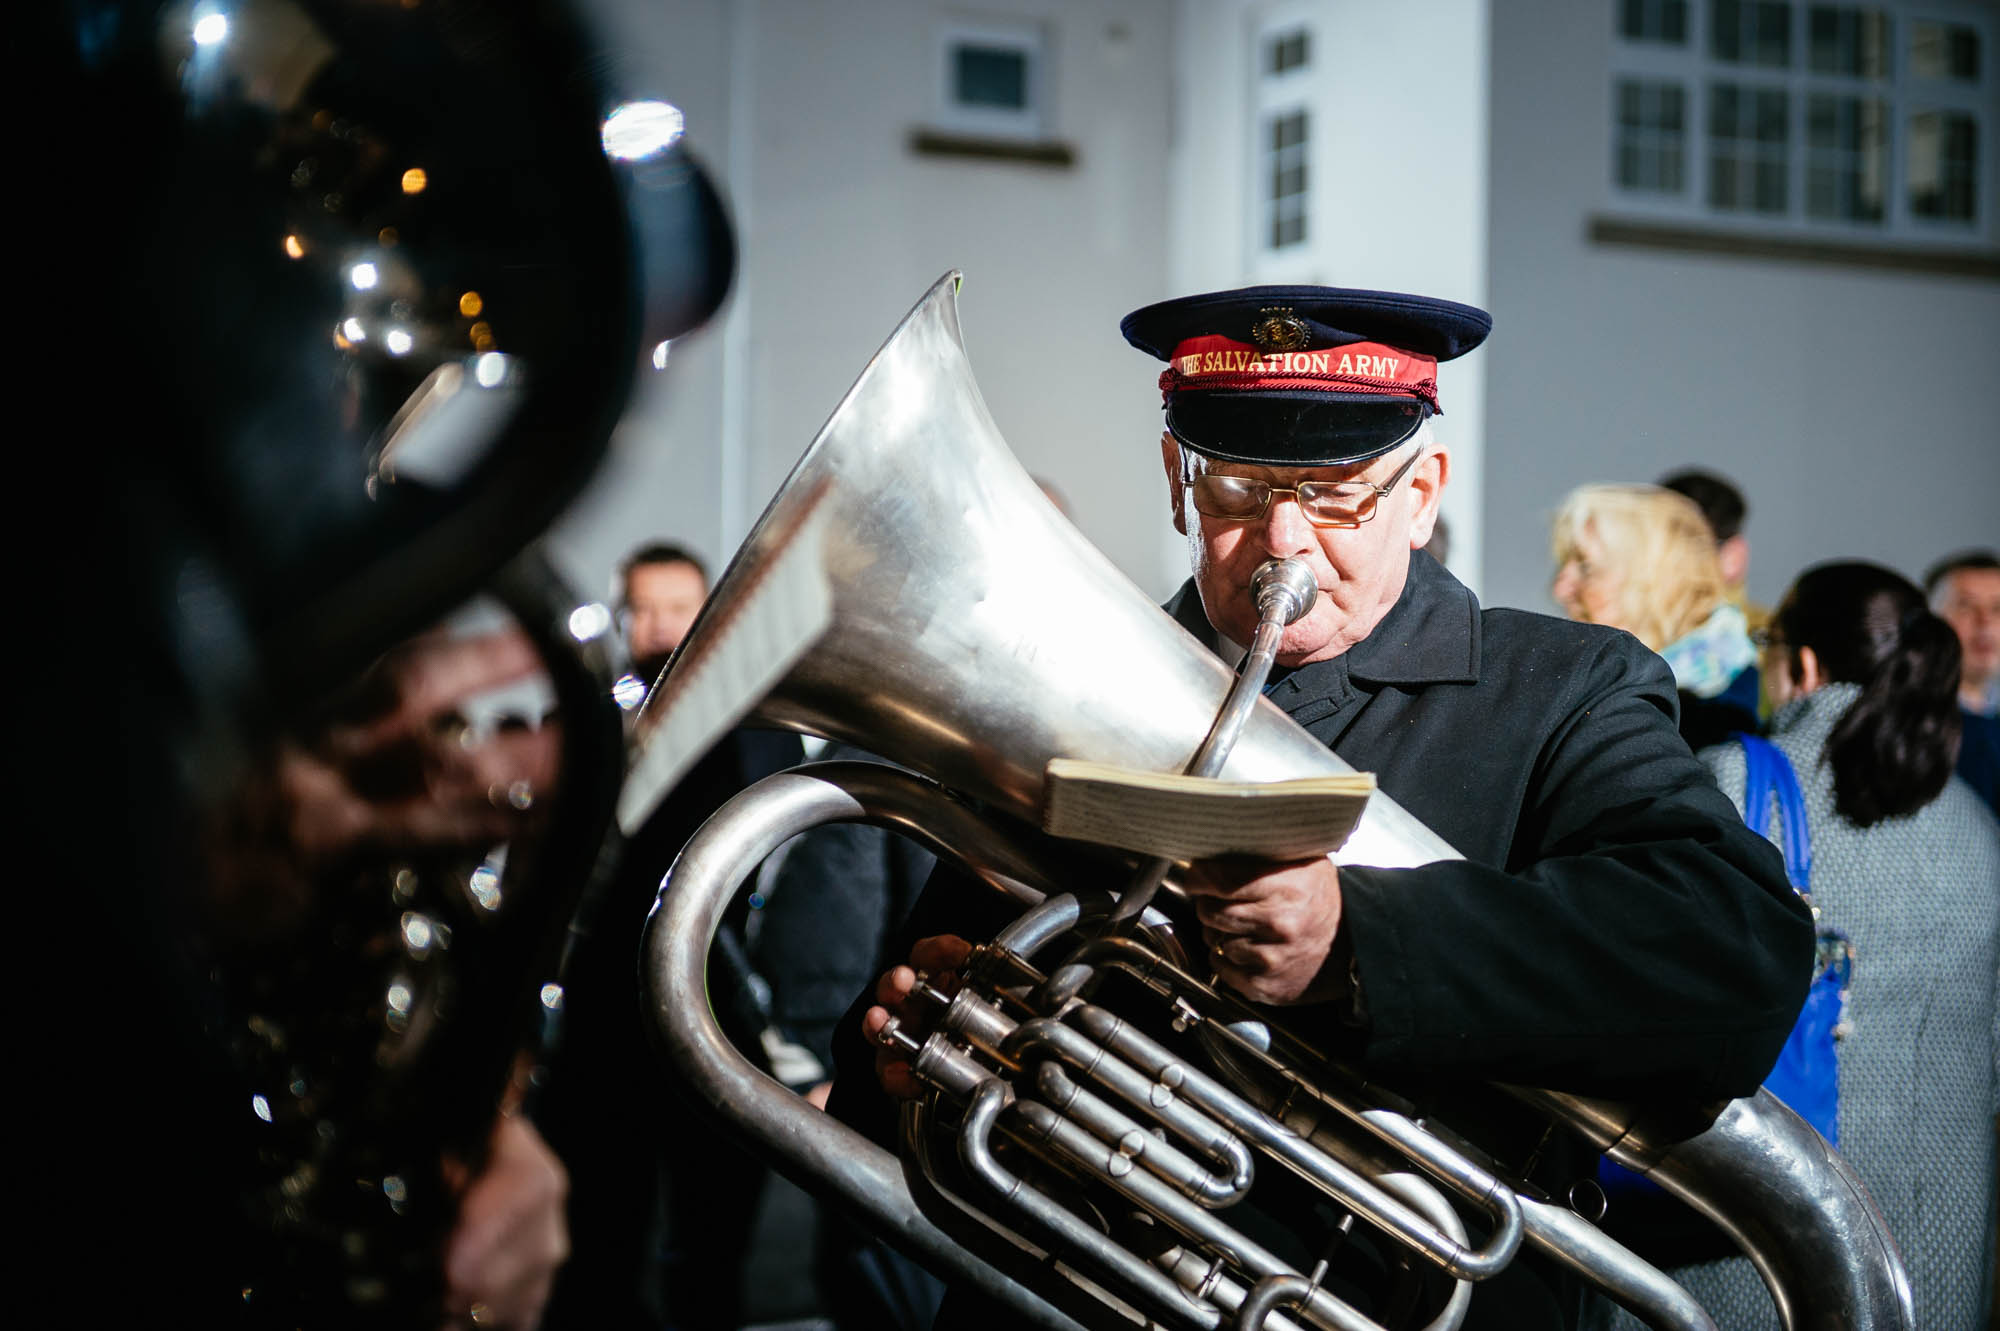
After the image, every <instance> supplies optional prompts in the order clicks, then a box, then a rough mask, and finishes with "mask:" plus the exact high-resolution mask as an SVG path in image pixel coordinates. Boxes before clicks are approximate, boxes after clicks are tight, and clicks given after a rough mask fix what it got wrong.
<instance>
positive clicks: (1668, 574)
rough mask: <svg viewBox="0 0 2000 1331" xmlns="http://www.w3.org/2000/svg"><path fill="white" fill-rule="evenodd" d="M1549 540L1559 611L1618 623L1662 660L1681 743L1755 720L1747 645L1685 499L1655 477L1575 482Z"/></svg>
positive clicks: (1717, 736)
mask: <svg viewBox="0 0 2000 1331" xmlns="http://www.w3.org/2000/svg"><path fill="white" fill-rule="evenodd" d="M1551 544H1552V549H1553V552H1554V555H1555V561H1556V576H1555V582H1554V584H1553V585H1552V586H1551V588H1550V591H1551V593H1552V594H1553V595H1554V597H1555V599H1556V602H1557V603H1558V604H1559V605H1561V606H1562V608H1563V611H1564V613H1565V614H1567V615H1568V616H1569V617H1570V618H1571V619H1576V620H1581V621H1583V622H1585V623H1593V624H1609V625H1611V626H1612V627H1614V628H1621V629H1624V630H1625V631H1626V632H1628V633H1630V634H1632V636H1633V637H1635V638H1637V639H1639V641H1641V642H1643V643H1645V644H1646V646H1648V647H1650V648H1652V649H1653V650H1654V651H1656V652H1658V653H1659V654H1660V655H1661V656H1662V657H1664V658H1665V659H1666V662H1667V665H1668V667H1669V668H1670V669H1672V670H1673V672H1674V682H1675V684H1676V685H1678V686H1679V690H1680V696H1681V735H1682V737H1683V738H1685V739H1686V740H1687V742H1688V744H1689V746H1690V747H1691V748H1696V749H1699V748H1702V747H1704V746H1705V745H1709V744H1718V743H1720V742H1722V741H1723V740H1725V739H1727V738H1729V736H1730V735H1731V734H1732V733H1733V732H1735V731H1738V730H1749V731H1754V730H1756V729H1757V695H1758V675H1757V649H1756V647H1755V646H1753V645H1752V644H1751V641H1750V632H1749V628H1748V626H1747V625H1746V623H1745V622H1744V618H1743V611H1742V610H1741V609H1739V608H1738V607H1737V606H1735V605H1734V604H1732V603H1731V602H1730V601H1729V599H1728V587H1727V584H1725V583H1724V581H1723V577H1722V568H1721V565H1720V564H1719V563H1718V562H1717V559H1716V554H1715V537H1714V535H1713V533H1711V532H1710V530H1709V527H1708V519H1706V518H1705V517H1703V516H1702V512H1701V509H1700V508H1699V507H1697V506H1696V505H1695V503H1694V502H1693V501H1692V500H1690V499H1688V498H1686V497H1685V496H1683V495H1679V494H1676V493H1674V492H1673V491H1671V490H1664V489H1661V488H1660V487H1659V486H1656V485H1585V486H1580V487H1578V488H1577V489H1575V490H1573V491H1571V492H1570V495H1569V497H1568V498H1567V499H1565V500H1564V501H1563V505H1562V508H1561V510H1560V511H1558V512H1557V514H1556V519H1555V529H1554V532H1553V540H1552V543H1551Z"/></svg>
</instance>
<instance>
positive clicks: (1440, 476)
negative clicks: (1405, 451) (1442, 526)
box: [1409, 446, 1451, 550]
mask: <svg viewBox="0 0 2000 1331" xmlns="http://www.w3.org/2000/svg"><path fill="white" fill-rule="evenodd" d="M1450 479H1451V450H1450V449H1448V448H1445V447H1443V446H1439V447H1437V448H1434V449H1432V450H1431V451H1430V452H1429V453H1428V454H1426V455H1425V457H1424V460H1423V461H1422V462H1419V463H1418V464H1417V465H1416V467H1415V469H1414V470H1412V471H1411V472H1410V480H1409V486H1410V496H1411V498H1412V499H1413V500H1414V501H1415V504H1416V507H1415V508H1414V509H1413V510H1412V511H1411V513H1410V548H1411V549H1412V550H1421V549H1423V548H1424V547H1425V546H1427V545H1429V544H1430V543H1431V532H1432V531H1433V530H1434V529H1435V528H1436V527H1437V516H1438V505H1439V503H1441V502H1442V501H1443V499H1444V486H1445V482H1446V481H1448V480H1450Z"/></svg>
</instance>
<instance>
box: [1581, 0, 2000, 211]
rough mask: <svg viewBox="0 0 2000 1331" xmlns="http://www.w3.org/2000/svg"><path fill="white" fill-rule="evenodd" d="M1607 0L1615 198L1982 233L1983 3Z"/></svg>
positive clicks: (1986, 174)
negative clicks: (1609, 9) (1611, 37)
mask: <svg viewBox="0 0 2000 1331" xmlns="http://www.w3.org/2000/svg"><path fill="white" fill-rule="evenodd" d="M1606 3H1608V4H1609V5H1610V7H1611V18H1612V32H1613V38H1614V50H1613V69H1612V77H1611V81H1610V92H1611V107H1610V110H1611V159H1612V160H1611V163H1610V174H1611V181H1612V185H1613V187H1614V188H1615V190H1616V191H1617V194H1618V196H1619V198H1620V199H1621V200H1624V201H1627V202H1629V203H1631V204H1633V205H1634V206H1637V207H1640V208H1642V209H1644V210H1645V211H1646V212H1648V213H1659V212H1667V213H1678V214H1682V215H1688V216H1695V217H1703V216H1705V217H1710V218H1728V219H1731V220H1732V221H1734V222H1737V223H1740V224H1745V225H1753V226H1756V227H1759V228H1768V227H1770V226H1772V225H1779V226H1796V227H1802V228H1812V229H1815V230H1821V231H1824V230H1827V229H1847V230H1864V231H1866V232H1868V233H1871V234H1874V235H1878V236H1895V237H1899V238H1915V237H1936V238H1939V239H1956V240H1961V241H1963V240H1986V241H1989V242H1990V240H1991V239H1992V236H1993V231H1994V226H1993V221H1994V218H1993V213H1994V205H1993V203H1992V202H1991V201H1990V200H1988V199H1986V198H1983V197H1982V194H1983V193H1984V191H1985V188H1986V183H1987V182H1988V181H1990V180H1991V179H1992V178H1993V163H1992V156H1993V152H1994V147H1993V144H1992V141H1991V140H1992V127H1993V121H1994V117H1995V111H1994V107H1995V100H1994V86H1995V83H1996V81H2000V80H1996V79H1995V76H1994V73H1993V71H1992V68H1991V66H1992V63H1993V62H1992V59H1991V54H1990V50H1989V48H1990V47H1991V46H1992V44H1993V42H1994V40H1995V39H1996V32H2000V17H1997V16H1996V12H1995V10H1994V9H1993V7H1992V6H1990V5H1983V4H1976V3H1971V2H1970V0H1861V2H1860V3H1829V2H1827V0H1606Z"/></svg>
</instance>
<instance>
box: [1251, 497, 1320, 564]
mask: <svg viewBox="0 0 2000 1331" xmlns="http://www.w3.org/2000/svg"><path fill="white" fill-rule="evenodd" d="M1257 526H1258V533H1259V535H1260V536H1262V538H1263V542H1264V548H1265V549H1266V550H1267V551H1269V552H1270V553H1271V554H1272V555H1274V556H1278V557H1281V558H1282V557H1283V556H1285V555H1295V554H1299V553H1300V552H1302V551H1306V550H1310V549H1312V548H1313V547H1314V546H1315V545H1316V544H1317V538H1316V537H1315V536H1314V535H1313V525H1312V523H1310V522H1308V521H1306V515H1305V510H1304V509H1302V508H1300V507H1299V497H1298V496H1297V495H1295V494H1292V493H1290V492H1289V491H1285V490H1273V491H1272V492H1271V502H1270V503H1269V504H1268V505H1266V506H1265V509H1264V516H1263V518H1262V519H1260V520H1259V522H1258V524H1257Z"/></svg>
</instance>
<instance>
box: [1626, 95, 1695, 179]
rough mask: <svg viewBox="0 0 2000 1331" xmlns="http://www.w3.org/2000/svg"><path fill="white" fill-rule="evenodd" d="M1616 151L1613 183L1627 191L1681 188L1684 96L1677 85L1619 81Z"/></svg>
mask: <svg viewBox="0 0 2000 1331" xmlns="http://www.w3.org/2000/svg"><path fill="white" fill-rule="evenodd" d="M1617 152H1618V183H1619V184H1620V185H1622V186H1624V187H1625V188H1626V189H1636V190H1660V191H1664V192H1666V193H1670V194H1677V193H1679V192H1680V190H1681V185H1682V181H1683V179H1684V178H1685V177H1684V173H1685V169H1686V162H1687V94H1686V92H1684V91H1683V90H1682V88H1681V85H1680V84H1678V83H1670V82H1657V81H1653V80H1647V79H1625V80H1622V81H1620V83H1619V85H1618V147H1617Z"/></svg>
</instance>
